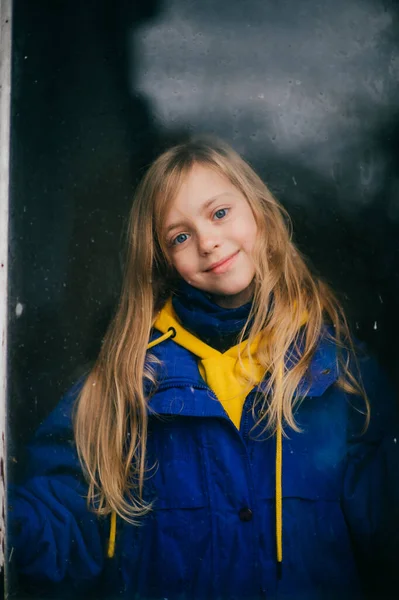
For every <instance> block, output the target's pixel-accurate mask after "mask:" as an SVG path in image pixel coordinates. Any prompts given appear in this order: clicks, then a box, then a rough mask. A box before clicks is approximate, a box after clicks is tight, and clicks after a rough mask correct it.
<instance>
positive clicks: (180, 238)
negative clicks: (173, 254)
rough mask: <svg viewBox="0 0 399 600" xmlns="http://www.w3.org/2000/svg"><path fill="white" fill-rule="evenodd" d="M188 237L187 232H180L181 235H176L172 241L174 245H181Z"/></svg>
mask: <svg viewBox="0 0 399 600" xmlns="http://www.w3.org/2000/svg"><path fill="white" fill-rule="evenodd" d="M187 239H188V235H187V233H179V235H177V236H176V237H175V239H174V240H173V241H172V245H173V246H179V245H180V244H183V242H185V241H186V240H187Z"/></svg>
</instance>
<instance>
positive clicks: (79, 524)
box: [8, 383, 103, 583]
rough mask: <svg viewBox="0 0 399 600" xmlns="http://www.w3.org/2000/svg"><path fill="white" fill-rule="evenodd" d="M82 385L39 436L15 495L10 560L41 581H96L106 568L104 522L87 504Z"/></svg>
mask: <svg viewBox="0 0 399 600" xmlns="http://www.w3.org/2000/svg"><path fill="white" fill-rule="evenodd" d="M80 388H81V383H80V384H78V385H76V386H75V387H74V388H73V389H72V390H71V391H70V392H69V393H68V394H67V395H66V396H65V397H64V398H63V400H62V401H61V402H60V404H59V405H58V406H57V408H56V409H55V410H54V411H53V412H52V413H51V414H50V416H49V417H48V418H47V420H46V421H45V422H44V424H43V425H42V426H41V427H40V428H39V430H38V431H37V433H36V435H35V437H34V440H33V443H32V445H31V446H30V448H29V459H28V468H27V473H28V477H27V478H26V481H25V482H24V484H23V485H21V486H14V487H11V488H10V491H9V510H8V530H9V535H8V548H9V557H10V558H9V560H10V559H11V560H13V561H15V562H16V563H17V567H16V568H17V571H18V572H19V573H21V574H22V575H25V576H27V577H28V578H29V579H32V580H35V581H44V582H45V581H48V582H55V583H58V582H61V581H65V580H66V579H70V580H72V581H74V582H75V583H77V582H79V581H83V580H86V581H88V580H91V581H92V580H93V578H95V577H97V576H98V575H99V574H100V572H101V570H102V566H103V548H102V542H101V535H100V522H99V520H98V518H97V517H96V516H95V515H94V514H92V513H90V511H89V510H88V508H87V504H86V498H85V496H86V493H87V486H86V484H85V481H84V478H83V473H82V470H81V467H80V463H79V459H78V456H77V452H76V448H75V443H74V439H73V431H72V409H73V405H74V401H75V399H76V397H77V395H78V393H79V391H80Z"/></svg>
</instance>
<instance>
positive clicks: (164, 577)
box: [9, 139, 399, 600]
mask: <svg viewBox="0 0 399 600" xmlns="http://www.w3.org/2000/svg"><path fill="white" fill-rule="evenodd" d="M288 225H289V221H288V217H287V214H286V213H285V211H284V209H283V208H282V207H281V206H280V204H279V203H278V202H277V201H276V200H275V199H274V198H273V196H272V195H271V193H270V192H269V190H268V189H267V187H266V186H265V184H264V183H263V182H262V181H261V180H260V179H259V177H258V176H257V175H256V174H255V173H254V171H253V170H252V169H251V167H250V166H249V165H248V164H247V163H246V162H245V161H244V160H243V159H242V158H240V157H239V156H238V155H237V154H236V153H235V152H234V151H233V150H232V149H231V148H229V147H228V146H227V145H226V144H224V143H221V142H218V141H215V140H211V141H209V140H206V139H197V140H193V141H190V142H188V143H185V144H181V145H178V146H176V147H174V148H172V149H170V150H169V151H167V152H165V153H164V154H162V155H161V156H160V157H159V158H158V159H157V160H156V161H155V162H154V164H153V165H152V166H151V167H150V168H149V170H148V172H147V174H146V175H145V177H144V179H143V181H142V183H141V184H140V186H139V188H138V190H137V193H136V197H135V200H134V202H133V207H132V212H131V218H130V230H129V247H128V261H127V265H126V273H125V278H124V283H123V289H122V293H121V298H120V303H119V307H118V309H117V312H116V315H115V318H114V320H113V322H112V324H111V326H110V328H109V330H108V332H107V335H106V337H105V339H104V343H103V346H102V349H101V352H100V355H99V357H98V360H97V362H96V364H95V366H94V368H93V369H92V371H91V372H90V373H89V375H88V376H87V378H86V379H85V380H84V381H83V382H80V383H79V384H78V385H77V386H76V387H75V388H74V389H73V390H72V391H71V392H70V393H69V394H68V395H67V396H66V398H65V399H64V400H63V401H62V402H61V404H60V405H59V406H58V408H57V409H56V410H55V411H54V412H53V413H52V415H51V416H50V417H49V418H48V420H47V421H46V422H45V423H44V425H43V426H42V427H41V428H40V430H39V432H38V433H37V435H36V438H35V441H34V443H33V445H32V447H31V452H30V465H29V469H28V474H29V476H28V478H27V481H26V484H25V485H24V486H23V487H19V488H17V489H16V490H14V492H13V495H12V499H11V506H10V513H9V514H10V517H9V518H10V522H11V526H12V534H11V537H10V540H9V547H10V552H11V551H12V560H13V561H16V562H17V564H18V569H19V572H20V573H21V576H22V575H24V576H25V577H26V578H27V579H29V581H31V582H34V583H35V585H36V586H37V587H38V589H39V590H40V593H43V590H44V588H45V585H46V582H59V583H61V586H60V587H59V589H62V590H66V589H69V588H68V586H72V588H73V589H74V590H75V591H78V590H83V594H84V597H89V596H91V597H94V598H100V597H102V598H107V599H108V598H129V599H132V600H133V599H138V598H139V599H146V600H150V599H151V600H158V599H162V598H167V599H168V600H176V599H179V600H186V599H187V600H197V599H198V600H200V599H213V600H227V599H229V600H231V599H239V598H246V599H247V600H249V599H251V600H256V599H259V600H260V599H262V598H270V599H271V598H286V599H293V600H299V599H301V600H302V599H303V600H313V599H314V600H315V599H323V600H325V599H326V598H331V599H336V598H340V599H342V598H350V599H354V598H361V597H367V596H369V597H374V595H375V597H378V598H388V597H391V596H390V593H391V591H392V594H393V595H392V597H397V596H396V593H397V590H396V591H395V589H394V588H391V586H393V585H394V584H395V576H396V573H397V572H398V571H399V552H398V548H399V543H398V537H399V514H398V513H399V485H398V480H399V470H398V465H399V458H398V446H399V444H397V443H396V442H397V439H398V438H399V430H398V428H397V421H396V408H395V401H394V399H393V398H392V396H391V395H390V391H389V388H388V386H387V385H386V383H385V381H384V379H383V378H382V377H381V375H380V374H379V372H378V369H377V367H376V366H375V364H374V363H373V362H372V361H370V360H369V359H368V358H367V357H365V356H363V355H361V353H360V352H359V351H358V350H356V352H355V349H354V347H353V344H352V342H351V338H350V335H349V332H348V327H347V325H346V321H345V317H344V314H343V311H342V309H341V307H340V305H339V303H338V302H337V299H336V298H335V296H334V294H333V293H332V292H331V291H330V289H329V288H328V287H327V286H326V284H325V283H323V282H322V281H321V280H319V279H318V278H317V277H314V276H312V275H311V273H310V271H309V269H308V267H307V266H306V263H305V261H304V259H303V257H302V256H301V254H300V253H299V252H298V250H297V249H296V247H295V245H294V244H293V242H292V241H291V237H290V233H289V227H288ZM72 423H73V425H72ZM395 465H396V466H395ZM59 593H60V592H59V591H58V592H57V594H58V595H57V596H55V597H59ZM74 594H75V592H74ZM74 597H76V595H74Z"/></svg>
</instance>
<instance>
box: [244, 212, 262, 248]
mask: <svg viewBox="0 0 399 600" xmlns="http://www.w3.org/2000/svg"><path fill="white" fill-rule="evenodd" d="M241 233H242V238H243V244H242V245H243V248H244V250H245V251H246V252H248V253H250V252H252V250H253V249H254V246H255V241H256V238H257V236H258V227H257V225H256V222H255V219H253V218H252V219H249V220H248V222H247V226H246V227H245V228H243V229H242V230H241Z"/></svg>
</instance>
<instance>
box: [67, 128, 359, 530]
mask: <svg viewBox="0 0 399 600" xmlns="http://www.w3.org/2000/svg"><path fill="white" fill-rule="evenodd" d="M194 164H201V165H204V166H206V167H208V168H211V169H214V170H216V171H217V172H218V173H219V174H221V175H223V176H225V177H226V178H227V179H228V180H229V181H230V182H231V183H232V184H233V185H234V186H235V187H236V188H237V189H238V190H239V191H240V192H241V193H242V194H243V195H244V196H245V198H246V199H247V201H248V203H249V205H250V207H251V209H252V211H253V214H254V217H255V220H256V222H257V226H258V232H259V235H258V238H257V241H256V247H255V250H254V261H255V266H256V275H255V281H254V301H253V305H252V309H251V314H250V316H249V318H248V322H247V324H246V326H245V327H244V329H243V331H242V332H241V338H240V339H241V340H243V339H244V337H245V338H248V344H247V348H249V346H250V344H251V342H252V341H253V340H254V338H255V337H256V336H257V335H260V336H261V341H260V343H259V346H258V352H257V356H256V360H257V361H258V362H259V363H260V364H261V365H262V366H263V367H264V369H265V372H268V373H269V374H270V377H269V379H268V381H267V385H266V390H265V393H264V394H262V395H261V396H260V397H258V399H257V402H258V403H260V404H261V406H260V411H259V412H258V413H257V414H258V417H257V418H258V423H257V424H258V425H261V427H262V429H263V430H264V431H267V430H269V431H270V432H274V431H275V430H276V427H277V426H278V425H280V426H282V425H284V426H285V427H286V428H292V429H294V430H298V426H297V424H296V422H295V417H294V414H295V409H296V407H297V405H298V402H299V401H300V397H299V396H298V393H297V389H298V385H299V383H300V381H301V380H302V378H303V377H304V376H305V374H306V372H307V370H308V368H309V365H310V361H311V359H312V356H313V354H314V352H315V349H316V347H317V344H318V342H319V341H320V337H321V335H322V334H323V331H324V330H325V325H326V323H328V324H330V325H331V331H333V334H330V335H331V337H332V341H334V343H335V344H336V345H337V348H338V349H343V348H344V347H346V348H348V347H349V348H352V343H351V337H350V333H349V330H348V325H347V322H346V319H345V315H344V312H343V309H342V307H341V305H340V303H339V302H338V300H337V298H336V297H335V295H334V294H333V292H332V291H331V290H330V288H329V287H328V286H327V285H326V284H325V283H324V282H323V281H321V280H320V279H319V278H317V277H315V276H313V275H312V274H311V273H310V270H309V268H308V266H307V265H306V262H305V260H304V258H303V257H302V256H301V254H300V252H299V251H298V249H297V248H296V247H295V245H294V243H293V242H292V236H291V225H290V220H289V217H288V214H287V212H286V211H285V209H284V208H283V207H282V206H281V205H280V204H279V203H278V202H277V200H276V199H275V198H274V197H273V195H272V194H271V192H270V191H269V190H268V188H267V186H266V185H265V184H264V182H263V181H262V180H261V179H260V178H259V177H258V175H256V173H255V172H254V171H253V169H252V168H251V167H250V166H249V164H248V163H247V162H245V161H244V160H243V159H242V158H241V157H240V156H239V155H238V154H237V153H236V152H235V151H234V150H233V149H231V148H230V147H229V146H228V145H227V144H225V143H223V142H221V141H219V140H215V139H208V138H200V139H198V138H197V139H194V140H191V141H189V142H187V143H182V144H179V145H177V146H175V147H173V148H171V149H169V150H168V151H166V152H164V153H163V154H162V155H161V156H160V157H159V158H158V159H157V160H156V161H155V162H154V163H153V164H152V165H151V167H150V168H149V169H148V171H147V173H146V174H145V176H144V178H143V180H142V181H141V183H140V184H139V186H138V189H137V191H136V194H135V198H134V202H133V205H132V210H131V215H130V220H129V229H128V252H127V260H126V266H125V274H124V279H123V285H122V291H121V295H120V301H119V306H118V308H117V311H116V314H115V317H114V319H113V321H112V323H111V325H110V326H109V329H108V331H107V333H106V336H105V338H104V342H103V345H102V348H101V351H100V354H99V356H98V359H97V361H96V363H95V365H94V367H93V369H92V370H91V372H90V374H89V375H88V377H87V379H86V381H85V384H84V386H83V389H82V391H81V393H80V397H79V399H78V403H77V406H76V413H75V419H74V425H75V439H76V444H77V449H78V454H79V457H80V460H81V463H82V466H83V469H84V472H85V474H86V476H87V480H88V483H89V489H88V502H89V505H90V506H91V507H93V508H94V510H95V511H96V512H97V513H98V514H100V515H106V514H108V513H110V512H111V511H114V512H116V513H117V514H119V516H120V517H122V518H123V519H125V520H127V521H130V522H137V518H138V517H140V516H142V515H143V514H145V513H146V512H147V511H148V510H149V509H150V505H149V504H146V502H145V501H144V500H143V487H144V480H145V475H146V470H147V465H146V443H147V426H148V416H147V404H148V399H147V398H146V396H145V393H144V383H145V381H146V380H150V381H151V382H152V383H156V382H155V377H154V368H153V366H151V359H150V360H149V359H148V356H147V357H146V354H147V352H146V349H147V344H148V340H149V337H150V333H151V329H152V326H153V323H154V318H155V316H156V314H157V312H158V311H159V309H160V308H161V307H162V305H163V303H164V302H165V300H166V297H167V294H168V293H170V291H169V290H170V289H171V285H172V281H173V277H174V276H175V274H174V272H173V269H172V266H171V263H170V261H169V260H168V257H167V253H166V251H165V247H164V242H163V238H162V235H161V231H162V222H163V219H164V215H165V211H166V209H167V207H168V206H169V205H170V202H171V201H172V200H173V199H174V197H175V196H176V194H177V191H178V190H179V186H180V185H181V183H182V181H183V179H184V177H186V176H187V174H188V173H189V172H190V170H191V168H192V167H193V165H194ZM304 315H306V318H305V322H304ZM349 354H350V353H344V352H339V353H338V356H339V361H340V367H341V368H340V377H339V379H338V385H339V386H340V387H341V388H342V389H343V390H345V391H346V392H349V393H354V394H359V395H362V396H363V397H364V398H365V403H366V415H368V411H369V408H368V402H367V398H366V396H365V393H364V390H363V387H362V384H361V381H360V379H359V377H358V376H356V377H355V376H354V374H353V373H352V372H351V371H350V370H349V366H348V365H349ZM287 357H289V359H290V361H289V366H288V361H287ZM345 357H346V358H345ZM259 415H261V416H259ZM366 419H367V417H366Z"/></svg>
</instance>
